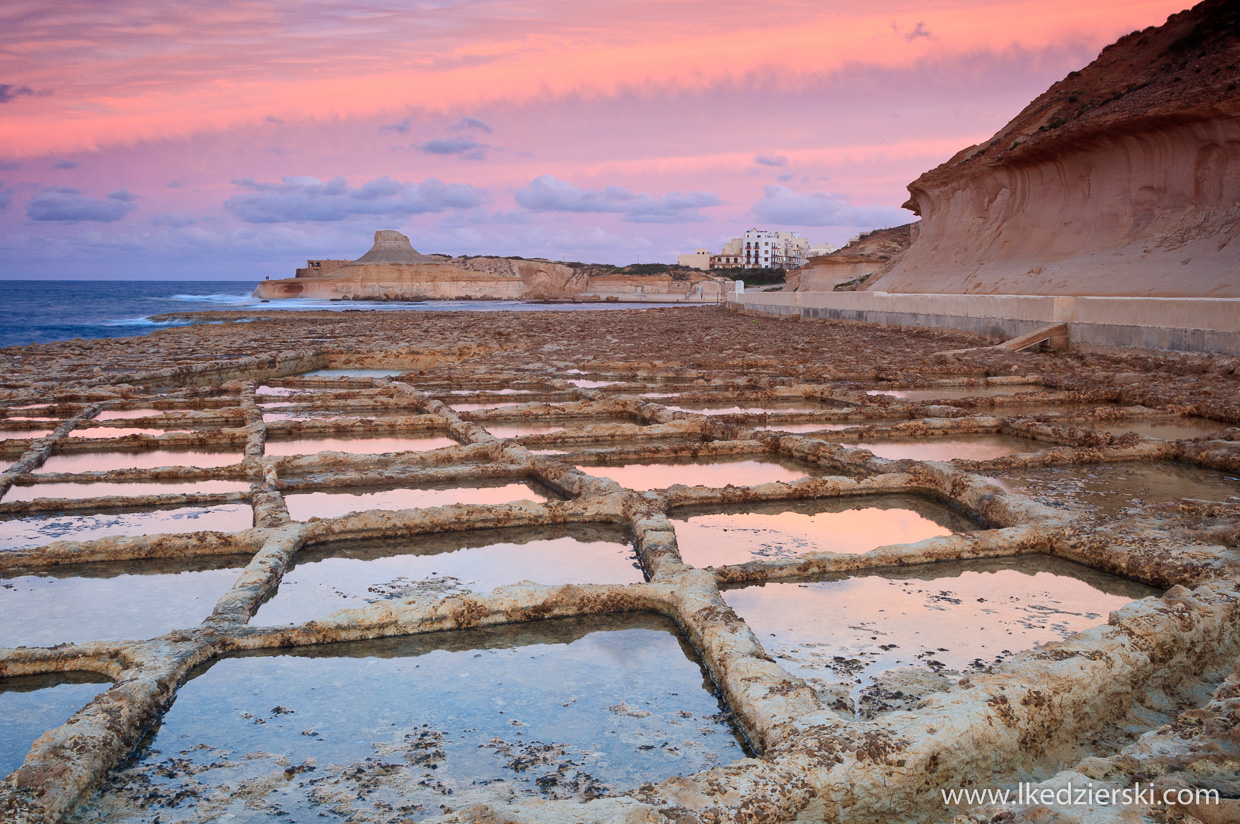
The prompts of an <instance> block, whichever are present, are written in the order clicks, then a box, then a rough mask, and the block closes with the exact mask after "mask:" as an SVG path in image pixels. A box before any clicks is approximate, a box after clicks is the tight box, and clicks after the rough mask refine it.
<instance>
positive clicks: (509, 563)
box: [250, 526, 645, 624]
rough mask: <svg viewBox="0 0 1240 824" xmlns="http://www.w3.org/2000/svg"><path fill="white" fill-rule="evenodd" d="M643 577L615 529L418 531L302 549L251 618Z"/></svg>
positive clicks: (286, 619) (262, 620) (304, 616)
mask: <svg viewBox="0 0 1240 824" xmlns="http://www.w3.org/2000/svg"><path fill="white" fill-rule="evenodd" d="M643 580H645V579H644V576H643V575H642V572H641V568H640V565H639V564H638V562H637V556H636V555H635V554H634V551H633V548H632V546H631V544H630V543H629V541H628V540H627V539H626V537H625V534H624V532H623V531H622V530H621V529H620V528H618V527H611V528H607V527H601V526H572V527H556V526H550V527H539V528H529V529H501V530H491V529H487V530H478V531H475V532H462V533H447V534H436V535H420V536H413V537H410V538H403V539H384V540H374V541H357V542H349V543H332V544H324V545H320V546H317V547H308V548H305V549H302V550H300V551H299V552H298V553H297V555H296V557H295V558H294V565H293V567H292V568H291V569H289V570H288V572H286V573H285V575H284V577H283V579H282V580H281V581H280V587H279V590H278V591H277V592H276V593H275V595H274V597H273V598H271V599H270V600H268V601H267V602H266V603H264V604H263V606H262V607H261V608H260V609H259V611H258V613H257V614H256V615H255V616H254V619H253V620H252V621H251V622H250V623H251V624H284V623H296V622H300V621H309V620H313V619H315V618H321V617H323V616H324V615H327V614H328V613H330V612H333V611H335V610H338V609H357V608H359V607H365V606H367V605H369V604H373V603H377V602H380V601H385V600H392V599H398V598H410V597H430V598H439V597H447V596H450V595H459V594H462V593H467V592H487V591H490V590H492V589H494V588H495V587H498V586H503V585H505V584H515V583H517V582H519V581H533V582H535V583H539V584H547V585H558V584H634V583H639V582H641V581H643Z"/></svg>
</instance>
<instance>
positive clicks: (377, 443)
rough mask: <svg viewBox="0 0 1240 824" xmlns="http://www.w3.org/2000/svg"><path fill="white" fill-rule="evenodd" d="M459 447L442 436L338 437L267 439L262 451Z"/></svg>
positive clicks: (351, 451)
mask: <svg viewBox="0 0 1240 824" xmlns="http://www.w3.org/2000/svg"><path fill="white" fill-rule="evenodd" d="M445 446H460V444H459V443H457V442H456V441H455V440H453V439H452V438H449V437H446V436H444V435H432V436H424V437H418V436H408V437H404V436H398V437H388V438H376V437H356V438H348V437H339V438H299V439H297V440H294V441H280V440H275V441H273V440H268V441H267V444H266V446H265V447H264V452H265V454H267V455H271V456H281V457H285V456H289V455H313V454H315V453H316V452H347V453H349V454H352V455H377V454H383V453H388V452H422V451H426V450H429V449H442V448H443V447H445Z"/></svg>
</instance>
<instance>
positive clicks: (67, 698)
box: [0, 672, 111, 777]
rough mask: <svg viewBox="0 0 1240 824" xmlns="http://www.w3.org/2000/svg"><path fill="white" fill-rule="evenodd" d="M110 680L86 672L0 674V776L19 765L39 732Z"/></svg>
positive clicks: (67, 716)
mask: <svg viewBox="0 0 1240 824" xmlns="http://www.w3.org/2000/svg"><path fill="white" fill-rule="evenodd" d="M110 683H111V682H109V681H108V680H107V679H106V678H104V677H103V676H101V675H95V674H94V673H86V672H64V673H52V674H48V675H19V676H15V677H12V678H0V777H3V776H6V775H8V774H9V773H11V772H13V770H15V769H17V768H18V767H20V766H21V765H22V761H24V760H25V758H26V754H27V753H28V752H29V751H30V746H31V745H32V744H34V742H35V740H36V739H37V738H38V737H39V736H41V735H42V734H43V733H45V732H47V731H48V730H50V729H52V728H54V727H59V726H60V725H61V724H63V723H65V722H66V721H68V720H69V719H70V718H71V717H72V716H73V714H74V713H76V712H77V711H78V710H80V709H81V708H82V707H84V706H86V705H87V704H89V703H90V702H91V700H92V699H93V698H94V697H95V696H96V695H98V694H99V693H101V692H103V691H104V690H105V689H107V688H108V686H109V685H110Z"/></svg>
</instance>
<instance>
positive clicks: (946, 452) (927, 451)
mask: <svg viewBox="0 0 1240 824" xmlns="http://www.w3.org/2000/svg"><path fill="white" fill-rule="evenodd" d="M844 445H845V446H850V447H854V448H856V449H868V450H869V451H871V452H873V453H874V455H875V456H876V457H879V458H887V459H888V460H892V461H900V460H905V459H909V460H914V461H950V460H954V459H956V458H960V459H963V460H969V461H989V460H993V459H995V458H1004V457H1007V456H1008V455H1017V454H1020V453H1022V452H1037V451H1038V450H1039V449H1042V448H1043V446H1044V445H1043V444H1041V443H1039V442H1038V441H1035V440H1031V439H1029V438H1017V437H1014V436H1012V435H947V436H943V437H934V438H922V439H920V440H908V441H863V442H861V443H855V444H851V443H850V444H844ZM1049 445H1053V444H1049Z"/></svg>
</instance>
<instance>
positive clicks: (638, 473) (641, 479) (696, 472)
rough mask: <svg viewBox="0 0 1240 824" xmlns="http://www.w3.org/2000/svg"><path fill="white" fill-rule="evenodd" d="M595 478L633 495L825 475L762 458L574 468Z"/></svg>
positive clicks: (814, 469)
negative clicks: (681, 486)
mask: <svg viewBox="0 0 1240 824" xmlns="http://www.w3.org/2000/svg"><path fill="white" fill-rule="evenodd" d="M577 468H578V469H580V470H581V471H582V472H585V473H587V474H589V475H594V476H595V477H606V478H611V479H612V480H613V481H615V482H616V483H618V484H620V485H621V486H624V487H628V488H629V489H632V490H635V491H637V492H645V491H646V490H648V489H663V488H664V487H669V486H672V485H673V484H684V485H685V486H709V487H723V486H727V485H728V484H732V485H733V486H754V485H755V484H765V483H771V482H774V481H795V480H796V479H797V478H804V477H805V476H806V475H811V476H818V475H825V474H828V472H826V471H825V470H823V469H820V468H819V467H816V466H814V465H813V464H807V463H801V462H799V461H794V460H792V459H789V458H780V457H778V456H773V455H772V456H763V457H761V458H744V457H739V458H737V457H731V456H729V457H725V458H717V459H710V458H706V459H703V458H685V459H681V460H675V459H666V460H662V461H645V462H640V463H638V462H634V463H627V464H622V465H615V466H613V465H610V464H608V465H605V466H584V465H579V466H578V467H577Z"/></svg>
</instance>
